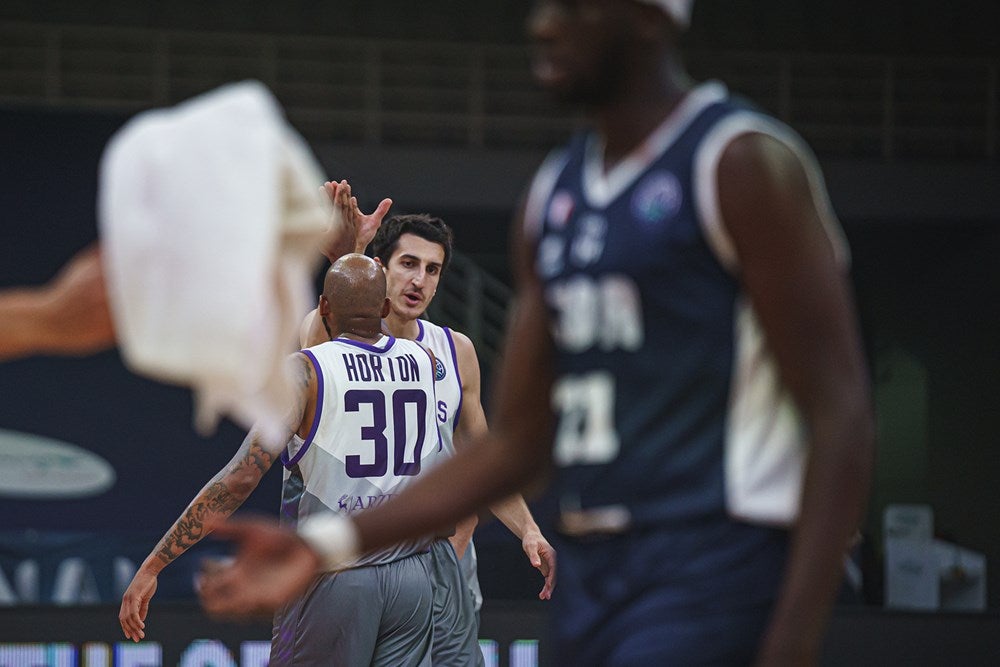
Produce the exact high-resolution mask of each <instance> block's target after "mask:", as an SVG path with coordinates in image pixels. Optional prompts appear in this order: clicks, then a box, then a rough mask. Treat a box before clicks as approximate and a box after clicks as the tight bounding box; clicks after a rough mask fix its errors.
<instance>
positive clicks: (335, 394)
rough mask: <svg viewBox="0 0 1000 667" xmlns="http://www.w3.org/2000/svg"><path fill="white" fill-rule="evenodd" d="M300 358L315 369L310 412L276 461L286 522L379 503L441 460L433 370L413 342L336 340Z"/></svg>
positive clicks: (408, 549) (409, 547)
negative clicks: (301, 433) (303, 433)
mask: <svg viewBox="0 0 1000 667" xmlns="http://www.w3.org/2000/svg"><path fill="white" fill-rule="evenodd" d="M302 353H303V354H305V355H306V357H308V358H309V360H310V361H311V362H312V364H313V366H314V369H315V370H316V377H317V381H318V391H317V399H316V415H315V418H314V419H313V423H312V427H311V428H310V430H309V433H308V435H307V437H306V439H305V440H304V441H303V440H302V439H301V438H299V437H298V436H295V437H294V438H293V439H292V441H291V442H290V443H289V445H288V450H287V452H286V453H285V454H284V455H283V456H282V462H283V463H284V464H285V467H286V468H287V469H288V470H289V471H290V472H286V488H285V492H284V498H283V502H282V505H283V507H282V514H283V515H284V516H285V517H286V518H288V519H292V520H295V521H297V520H301V519H303V518H305V517H306V516H309V515H311V514H316V513H320V512H328V511H333V512H337V513H339V514H344V515H352V514H355V513H357V512H362V511H364V510H367V509H369V508H371V507H375V506H377V505H381V504H382V503H385V502H389V501H390V500H391V499H392V498H393V496H395V495H396V494H398V493H399V492H400V491H402V490H403V489H404V488H406V487H407V486H409V485H410V484H411V483H412V482H413V481H414V480H415V479H416V477H417V475H418V474H419V473H420V472H422V471H425V470H428V469H430V468H431V467H432V466H433V465H434V464H435V463H437V462H438V461H439V460H443V457H444V456H445V452H444V451H443V448H442V443H441V439H440V436H439V434H438V423H437V417H436V414H435V413H436V408H435V406H436V404H437V400H436V397H435V391H434V375H435V369H434V366H433V365H432V361H431V356H430V355H429V354H428V353H427V350H426V349H424V348H423V347H422V346H421V345H419V344H418V343H415V342H413V341H409V340H401V339H396V338H392V337H389V336H382V338H381V339H379V341H378V342H377V343H375V344H374V345H371V344H367V343H362V342H359V341H354V340H349V339H346V338H338V339H336V340H332V341H329V342H326V343H322V344H320V345H317V346H315V347H311V348H309V349H307V350H303V351H302ZM296 466H297V470H296ZM296 478H298V479H296ZM429 543H430V540H429V539H428V540H423V541H418V542H409V543H404V544H400V545H396V546H394V547H391V548H389V549H386V550H384V551H379V552H375V553H369V554H366V555H364V556H363V557H362V558H361V559H359V560H358V561H357V562H356V563H354V565H371V564H378V563H388V562H391V561H393V560H397V559H399V558H402V557H404V556H408V555H410V554H412V553H415V552H417V551H420V550H423V549H425V548H426V547H427V545H428V544H429Z"/></svg>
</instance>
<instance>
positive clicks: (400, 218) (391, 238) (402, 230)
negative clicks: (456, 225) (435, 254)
mask: <svg viewBox="0 0 1000 667" xmlns="http://www.w3.org/2000/svg"><path fill="white" fill-rule="evenodd" d="M403 234H413V235H414V236H419V237H420V238H422V239H426V240H428V241H430V242H431V243H437V244H438V245H440V246H441V247H442V248H444V262H443V263H442V264H441V272H442V273H444V270H445V269H446V268H448V262H449V261H450V260H451V244H452V233H451V228H450V227H449V226H448V225H446V224H444V220H442V219H441V218H435V217H434V216H432V215H428V214H427V213H412V214H408V215H394V216H392V217H391V218H389V219H388V220H385V221H384V222H383V223H382V225H381V226H380V227H379V228H378V231H377V232H376V233H375V238H373V239H372V243H371V248H372V257H378V258H379V259H380V260H381V261H382V263H383V264H386V265H388V264H389V260H390V259H392V254H393V253H394V252H396V246H398V245H399V237H400V236H402V235H403Z"/></svg>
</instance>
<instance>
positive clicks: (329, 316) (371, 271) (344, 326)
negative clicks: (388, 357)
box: [320, 253, 388, 338]
mask: <svg viewBox="0 0 1000 667" xmlns="http://www.w3.org/2000/svg"><path fill="white" fill-rule="evenodd" d="M387 303H388V300H387V299H386V296H385V273H384V272H383V271H382V267H381V266H379V265H378V264H377V263H376V262H375V260H373V259H371V258H370V257H366V256H365V255H361V254H357V253H353V254H350V255H344V256H343V257H341V258H340V259H338V260H337V261H335V262H334V263H333V264H332V265H331V266H330V269H329V270H328V271H327V272H326V278H325V280H324V281H323V298H322V300H321V302H320V314H321V315H322V316H323V319H324V321H325V322H326V323H327V326H328V328H329V329H330V334H331V336H334V337H335V336H338V335H340V334H343V333H348V334H354V335H356V336H363V337H373V338H377V337H378V336H379V335H380V332H381V323H382V317H384V315H385V307H386V305H387Z"/></svg>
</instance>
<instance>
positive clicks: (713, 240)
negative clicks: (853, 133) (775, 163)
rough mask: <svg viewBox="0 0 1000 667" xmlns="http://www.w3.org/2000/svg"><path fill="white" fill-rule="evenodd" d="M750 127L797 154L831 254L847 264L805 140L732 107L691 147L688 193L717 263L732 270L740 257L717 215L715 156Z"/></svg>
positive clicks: (842, 242)
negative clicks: (691, 193)
mask: <svg viewBox="0 0 1000 667" xmlns="http://www.w3.org/2000/svg"><path fill="white" fill-rule="evenodd" d="M755 133H756V134H764V135H767V136H769V137H771V138H772V139H774V140H776V141H779V142H781V143H782V144H784V145H785V146H787V147H788V149H789V150H791V151H792V152H793V153H794V154H795V155H796V157H797V158H798V159H799V162H800V163H801V164H802V168H803V170H804V171H805V173H806V178H807V180H808V182H809V189H810V191H811V193H812V197H813V201H814V202H815V205H816V209H817V211H818V213H819V217H820V220H821V222H822V224H823V228H824V230H825V231H826V233H827V236H828V238H829V240H830V243H831V244H832V246H833V251H834V255H835V256H836V258H837V261H838V263H841V264H842V265H845V266H846V265H848V264H849V263H850V250H849V247H848V245H847V242H846V239H845V238H844V234H843V231H842V230H841V228H840V225H839V223H838V222H837V217H836V215H835V214H834V212H833V206H832V205H831V203H830V198H829V194H828V193H827V191H826V187H825V186H824V184H823V176H822V174H821V173H820V170H819V166H818V164H817V161H816V158H815V157H814V156H813V154H812V152H811V151H810V150H809V147H808V145H806V143H805V142H804V141H803V140H802V139H801V138H799V136H798V135H797V134H795V132H794V131H793V130H791V129H790V128H788V127H786V126H784V125H783V124H781V123H779V122H777V121H775V120H773V119H771V118H768V117H767V116H764V115H762V114H760V113H756V112H753V111H743V112H738V113H734V114H732V115H730V116H728V117H726V118H724V119H723V120H721V121H720V122H719V123H718V124H717V125H716V126H715V127H714V128H712V130H711V131H709V133H708V134H707V135H706V136H705V138H704V139H703V140H702V142H701V144H700V145H699V146H698V150H697V152H696V153H695V159H694V183H695V185H694V187H695V191H694V199H695V207H696V209H697V211H698V221H699V224H700V225H701V228H702V230H703V231H704V233H705V239H706V241H707V242H708V245H709V247H710V248H711V250H712V253H713V254H714V255H715V256H716V258H717V259H718V260H719V263H720V264H722V266H723V267H724V268H725V269H726V270H727V271H729V272H730V273H732V274H735V273H737V272H738V271H739V266H740V261H739V257H738V256H737V253H736V247H735V245H734V244H733V240H732V238H731V237H730V236H729V232H728V231H727V230H726V225H725V222H724V221H723V219H722V207H721V204H720V202H719V180H718V172H719V162H720V161H721V159H722V153H723V152H724V151H725V149H726V147H727V146H729V144H730V143H731V142H732V141H733V140H734V139H736V138H737V137H739V136H742V135H744V134H755Z"/></svg>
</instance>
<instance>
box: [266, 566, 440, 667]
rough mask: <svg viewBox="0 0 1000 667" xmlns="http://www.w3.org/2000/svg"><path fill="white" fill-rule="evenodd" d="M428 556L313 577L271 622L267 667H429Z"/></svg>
mask: <svg viewBox="0 0 1000 667" xmlns="http://www.w3.org/2000/svg"><path fill="white" fill-rule="evenodd" d="M431 564H432V559H431V555H430V554H428V553H424V554H417V555H414V556H408V557H406V558H402V559H400V560H397V561H393V562H392V563H387V564H385V565H369V566H365V567H358V568H354V569H350V570H344V571H342V572H330V573H327V574H323V575H321V576H319V577H317V578H316V580H315V581H314V582H313V583H312V585H311V586H310V587H309V590H307V591H306V592H305V593H304V594H303V595H302V596H301V597H299V598H297V599H296V600H293V601H292V602H290V603H288V605H286V606H285V607H284V608H283V609H281V610H280V611H279V612H278V613H277V614H275V617H274V628H273V634H272V637H271V661H270V665H272V667H279V666H282V667H284V666H287V667H291V666H292V665H295V666H296V667H298V666H311V665H323V666H324V667H327V666H340V665H344V666H346V667H354V666H355V665H372V666H376V665H377V666H384V667H399V666H402V665H406V666H419V667H430V665H431V613H432V609H433V607H434V602H435V598H434V589H433V587H432V585H431V569H432V568H431Z"/></svg>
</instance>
